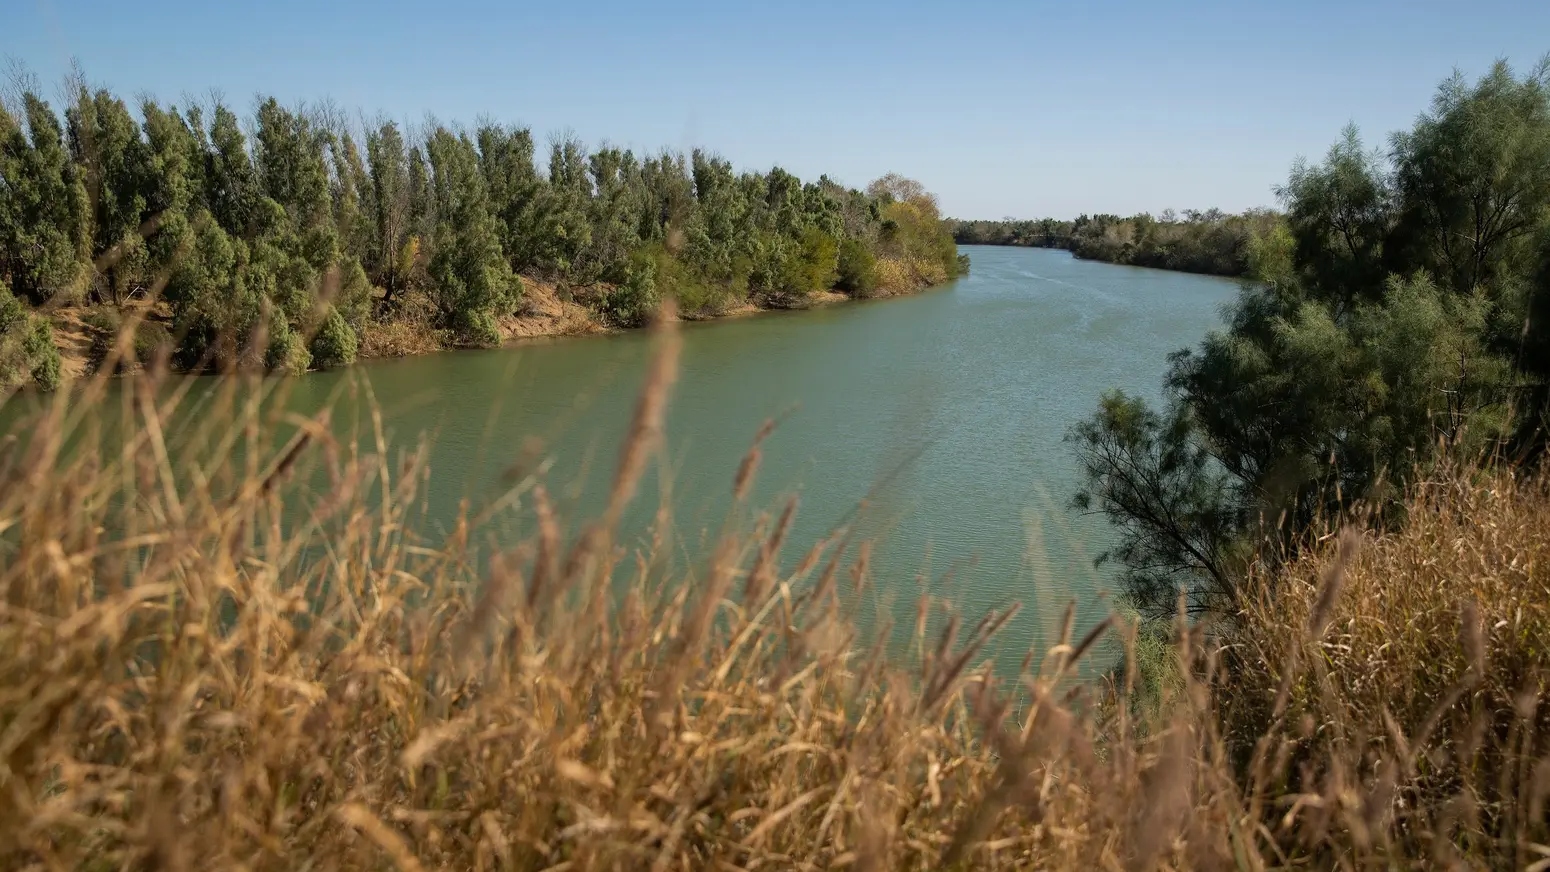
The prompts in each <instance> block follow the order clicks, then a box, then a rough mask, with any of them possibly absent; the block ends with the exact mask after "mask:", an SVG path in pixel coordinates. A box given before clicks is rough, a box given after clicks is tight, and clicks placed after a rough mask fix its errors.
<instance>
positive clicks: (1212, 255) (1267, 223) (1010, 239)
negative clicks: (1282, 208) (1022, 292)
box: [953, 209, 1282, 276]
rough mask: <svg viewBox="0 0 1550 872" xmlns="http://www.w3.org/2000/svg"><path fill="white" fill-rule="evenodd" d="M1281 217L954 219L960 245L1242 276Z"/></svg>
mask: <svg viewBox="0 0 1550 872" xmlns="http://www.w3.org/2000/svg"><path fill="white" fill-rule="evenodd" d="M1281 220H1282V219H1281V217H1280V215H1279V214H1278V213H1276V212H1273V211H1271V210H1268V209H1258V210H1251V211H1249V212H1245V213H1243V214H1241V215H1232V214H1227V213H1224V212H1222V211H1221V210H1220V209H1209V210H1207V211H1204V212H1199V211H1196V210H1193V209H1191V210H1187V211H1185V212H1184V213H1183V214H1182V215H1179V214H1176V213H1175V212H1174V211H1173V210H1171V209H1170V210H1168V211H1165V212H1163V213H1162V215H1160V216H1156V217H1154V216H1152V215H1150V214H1147V213H1142V214H1139V215H1131V216H1130V217H1128V218H1121V217H1120V216H1118V215H1082V216H1081V217H1079V218H1077V219H1076V220H1075V221H1057V220H1055V219H1053V218H1043V219H1038V220H1026V221H954V222H953V238H954V240H955V241H956V242H957V243H958V244H959V245H1027V246H1034V247H1038V248H1064V249H1068V250H1069V251H1071V252H1072V253H1073V254H1075V255H1076V256H1077V257H1080V258H1085V259H1087V260H1101V261H1104V262H1107V263H1120V264H1128V265H1131V266H1147V267H1155V268H1157V269H1171V270H1178V271H1180V272H1192V273H1204V274H1207V275H1218V276H1241V275H1244V274H1246V273H1247V272H1248V270H1249V245H1250V243H1251V242H1252V241H1253V240H1254V239H1256V238H1258V237H1262V236H1264V235H1266V234H1268V233H1269V232H1270V231H1271V230H1273V229H1274V228H1275V227H1276V225H1277V224H1278V222H1280V221H1281Z"/></svg>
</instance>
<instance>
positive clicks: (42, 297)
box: [0, 92, 91, 303]
mask: <svg viewBox="0 0 1550 872" xmlns="http://www.w3.org/2000/svg"><path fill="white" fill-rule="evenodd" d="M22 107H23V110H24V112H25V122H26V127H25V129H24V128H23V126H22V120H21V119H17V118H14V117H12V116H11V115H10V114H9V113H8V112H6V111H5V109H4V108H3V107H0V179H4V180H5V187H6V190H5V196H4V197H3V198H0V274H4V275H7V276H9V278H10V282H11V289H12V291H13V292H14V293H15V294H16V295H17V296H18V297H22V298H25V299H29V300H31V301H32V302H34V303H46V302H49V301H53V300H56V299H66V300H68V299H70V298H73V297H74V296H76V295H77V294H78V293H79V292H80V291H81V290H82V289H83V286H84V279H85V268H86V260H87V258H88V257H89V255H90V251H91V237H90V220H91V219H90V205H89V203H88V201H87V197H86V188H85V186H84V185H83V184H82V183H81V180H80V179H79V178H78V176H77V173H76V172H75V167H74V165H73V164H72V163H71V161H70V155H69V153H68V152H67V151H66V149H65V144H64V136H63V130H62V129H61V127H60V124H59V119H58V118H57V117H56V116H55V115H54V112H53V110H52V109H50V108H49V105H48V103H46V102H44V101H43V100H41V99H40V98H38V97H37V95H35V94H32V93H31V92H28V93H25V94H23V95H22Z"/></svg>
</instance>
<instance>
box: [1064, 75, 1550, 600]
mask: <svg viewBox="0 0 1550 872" xmlns="http://www.w3.org/2000/svg"><path fill="white" fill-rule="evenodd" d="M1278 194H1279V197H1280V199H1281V201H1282V205H1283V206H1284V209H1285V219H1284V221H1283V222H1276V223H1275V224H1273V225H1272V226H1271V229H1270V231H1269V232H1268V233H1266V234H1264V235H1261V236H1256V237H1254V238H1253V239H1252V240H1251V242H1250V244H1249V246H1248V252H1247V255H1246V257H1247V275H1248V277H1249V278H1250V279H1251V281H1247V282H1245V283H1244V285H1243V287H1242V290H1241V291H1240V292H1239V296H1238V298H1237V301H1236V303H1235V304H1234V305H1233V306H1232V307H1231V308H1230V310H1229V311H1228V312H1227V318H1226V325H1225V326H1224V327H1223V328H1221V329H1219V330H1217V331H1215V332H1213V333H1211V334H1209V335H1208V337H1207V338H1206V339H1205V340H1204V341H1203V342H1201V343H1200V345H1199V346H1198V347H1196V348H1193V349H1186V350H1184V351H1180V352H1178V353H1176V354H1174V355H1172V356H1171V357H1170V358H1169V360H1168V368H1167V375H1166V378H1165V386H1166V394H1165V400H1164V401H1163V403H1162V405H1161V406H1160V407H1159V406H1154V405H1153V404H1151V403H1148V402H1146V401H1144V400H1141V399H1139V398H1136V397H1134V396H1128V395H1126V394H1124V393H1119V392H1116V393H1111V394H1109V395H1108V396H1106V397H1104V398H1103V400H1102V402H1101V404H1100V406H1099V408H1098V410H1097V411H1096V412H1095V414H1094V415H1093V416H1092V417H1091V418H1090V419H1089V420H1087V421H1086V422H1084V423H1082V424H1080V425H1079V426H1078V427H1076V428H1075V429H1074V430H1073V432H1072V434H1071V437H1070V438H1071V440H1072V441H1073V442H1074V444H1075V447H1076V449H1077V451H1078V454H1079V456H1080V459H1081V463H1082V466H1083V468H1084V470H1085V473H1086V479H1085V481H1086V485H1085V487H1084V488H1083V490H1082V491H1081V493H1080V494H1078V496H1077V505H1078V506H1081V507H1085V508H1089V509H1091V510H1094V511H1098V512H1101V513H1103V514H1104V515H1107V516H1108V517H1109V518H1110V519H1111V520H1112V521H1114V522H1115V523H1116V524H1117V525H1118V527H1119V529H1120V531H1121V534H1122V535H1121V538H1120V540H1119V542H1118V544H1117V546H1116V547H1115V548H1114V549H1112V550H1111V551H1110V552H1109V553H1108V554H1107V555H1106V558H1107V559H1110V560H1113V561H1116V562H1117V563H1118V564H1119V565H1120V566H1121V569H1122V579H1123V582H1124V586H1125V589H1126V590H1127V591H1128V593H1129V595H1130V597H1131V599H1132V600H1133V601H1134V602H1135V603H1136V605H1137V606H1138V607H1139V608H1140V609H1141V610H1142V611H1143V612H1145V613H1147V614H1151V615H1166V614H1171V613H1173V612H1174V611H1175V609H1176V603H1177V596H1178V591H1179V590H1180V589H1181V588H1182V589H1184V590H1185V591H1187V592H1188V597H1189V599H1188V601H1189V603H1190V606H1191V608H1192V609H1194V610H1197V611H1216V612H1224V613H1228V614H1231V613H1233V612H1234V611H1235V609H1236V607H1237V603H1236V601H1235V596H1236V594H1237V591H1238V590H1239V589H1240V584H1241V581H1242V579H1244V578H1245V577H1246V576H1247V574H1248V572H1249V570H1250V568H1251V567H1250V564H1251V563H1252V562H1254V561H1266V560H1269V561H1272V562H1273V561H1275V560H1276V559H1278V555H1285V554H1289V553H1294V552H1295V551H1296V549H1297V548H1298V547H1299V545H1300V544H1302V543H1304V542H1306V537H1307V535H1308V534H1309V532H1310V531H1315V530H1318V529H1322V525H1324V524H1326V523H1328V522H1331V521H1334V520H1338V519H1342V518H1350V517H1353V516H1357V515H1360V516H1364V517H1367V518H1370V519H1372V520H1374V521H1376V522H1379V523H1383V522H1389V521H1399V520H1402V519H1401V518H1400V517H1399V515H1400V513H1401V511H1402V505H1401V504H1400V502H1399V500H1398V497H1399V495H1400V494H1401V493H1402V490H1403V486H1404V485H1405V483H1406V482H1407V480H1410V479H1411V478H1412V477H1413V476H1414V475H1415V474H1416V472H1417V470H1424V469H1426V468H1427V467H1428V466H1429V465H1430V464H1433V463H1434V462H1437V461H1439V460H1441V459H1443V458H1445V457H1449V456H1453V455H1454V454H1455V453H1456V452H1466V453H1467V454H1469V455H1470V456H1471V457H1473V456H1476V455H1484V456H1487V457H1498V458H1503V459H1505V460H1509V461H1514V462H1521V461H1533V460H1537V458H1538V457H1539V456H1540V455H1541V453H1542V451H1543V448H1544V444H1545V432H1546V431H1545V427H1544V425H1545V422H1546V415H1547V411H1550V403H1547V397H1550V391H1547V386H1550V58H1547V59H1546V61H1545V62H1542V63H1540V64H1539V65H1538V66H1536V67H1535V68H1534V69H1533V70H1532V71H1530V72H1529V73H1527V74H1526V75H1523V76H1518V75H1516V74H1515V73H1514V72H1513V70H1512V69H1511V68H1509V67H1508V66H1507V65H1506V64H1505V63H1500V64H1497V65H1496V66H1495V67H1494V68H1493V69H1492V70H1491V71H1490V72H1489V73H1488V74H1487V75H1485V76H1484V77H1482V78H1481V79H1479V80H1478V81H1475V82H1470V81H1467V80H1465V79H1464V78H1462V77H1460V76H1457V75H1456V76H1454V77H1453V78H1450V79H1448V80H1447V81H1445V82H1444V83H1443V84H1442V85H1441V87H1440V88H1439V89H1438V91H1437V94H1436V97H1435V99H1434V100H1433V101H1432V104H1431V106H1430V108H1429V109H1428V110H1427V111H1426V112H1424V113H1423V114H1422V115H1421V116H1420V117H1419V119H1418V120H1417V121H1416V122H1415V124H1414V126H1413V127H1411V128H1410V129H1408V130H1403V131H1400V132H1398V133H1395V134H1394V135H1392V136H1391V137H1390V138H1389V140H1388V143H1387V147H1386V148H1382V149H1371V148H1369V147H1367V146H1366V145H1365V144H1364V143H1363V141H1362V140H1361V138H1360V136H1359V134H1358V132H1357V130H1356V129H1355V128H1348V129H1347V130H1346V131H1345V132H1344V134H1343V135H1342V136H1341V138H1340V139H1339V140H1338V141H1337V142H1336V143H1335V144H1334V146H1333V147H1332V148H1331V149H1330V150H1329V152H1328V154H1327V155H1326V156H1325V157H1324V159H1323V161H1322V162H1319V163H1308V162H1305V161H1299V162H1298V163H1296V164H1295V165H1294V167H1293V169H1292V171H1291V174H1290V176H1289V178H1288V179H1287V181H1286V183H1285V184H1284V185H1283V186H1281V187H1280V188H1279V190H1278Z"/></svg>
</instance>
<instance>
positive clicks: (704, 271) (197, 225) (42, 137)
mask: <svg viewBox="0 0 1550 872" xmlns="http://www.w3.org/2000/svg"><path fill="white" fill-rule="evenodd" d="M66 91H67V92H68V99H67V100H66V101H65V105H64V107H63V114H62V115H61V114H59V113H58V112H56V110H55V108H54V107H53V106H51V105H50V104H49V103H48V102H47V101H45V100H44V99H43V98H42V97H41V96H40V93H39V90H38V89H37V88H36V87H35V86H34V87H27V86H26V85H25V83H24V86H23V87H22V88H21V89H20V91H19V92H18V93H17V94H15V95H14V99H12V100H10V101H8V102H6V103H0V181H3V184H0V384H17V383H33V384H38V385H41V386H44V387H51V386H52V385H53V384H54V383H56V382H57V380H58V372H59V364H58V361H57V354H56V352H55V350H54V346H55V343H54V342H52V341H49V334H50V333H51V330H52V326H51V324H52V323H59V318H58V313H60V312H66V311H70V310H75V309H80V308H85V309H87V310H89V311H88V312H87V313H83V316H82V317H80V318H76V319H75V320H74V322H73V323H74V325H75V326H76V327H78V328H79V332H80V333H81V334H82V337H83V338H82V340H81V343H82V344H85V345H90V344H91V343H92V342H94V341H97V342H111V341H112V337H113V336H114V335H115V332H116V331H115V330H114V329H113V328H114V327H115V326H116V322H117V321H119V320H121V319H123V318H128V319H130V320H133V321H141V320H149V321H151V322H152V323H157V324H160V325H162V327H163V328H164V329H163V335H161V336H160V337H159V339H158V340H157V343H159V344H161V345H163V346H165V350H166V351H167V352H170V354H171V356H172V358H173V362H174V363H175V364H176V365H178V366H180V367H182V368H185V369H203V368H212V367H213V368H230V367H234V366H245V367H257V368H263V369H267V370H271V371H285V372H297V371H302V370H305V369H308V368H312V367H328V366H336V365H340V364H345V363H348V362H350V361H351V360H353V359H354V358H355V357H356V356H357V355H358V354H360V353H361V351H362V349H363V348H364V349H365V350H367V351H368V352H371V351H376V352H379V353H392V352H393V351H394V350H407V349H409V348H411V347H421V348H423V347H441V346H447V345H489V344H493V343H496V342H498V341H500V340H501V339H502V338H504V337H506V336H509V335H514V334H516V335H519V334H521V333H523V332H524V327H523V325H522V324H520V323H519V322H521V321H522V319H524V318H529V319H532V318H536V317H540V316H543V317H550V318H551V320H552V321H553V322H554V324H552V325H550V327H549V328H547V329H552V330H562V329H568V328H566V327H565V326H564V325H565V324H568V323H569V324H574V322H576V321H577V320H578V319H579V321H580V322H583V323H592V324H600V325H607V326H621V327H628V326H637V325H640V324H642V323H644V321H645V320H646V319H647V318H648V317H649V316H650V314H651V313H652V312H653V311H654V310H655V308H656V306H657V303H658V300H659V299H660V298H661V297H662V296H663V295H664V294H672V295H673V296H675V297H676V298H677V300H678V303H679V307H680V309H681V311H683V312H684V314H685V315H687V316H700V317H703V316H711V315H715V314H718V313H722V312H725V311H729V310H732V309H735V308H738V307H746V306H749V305H753V306H760V307H792V306H802V305H805V304H806V303H807V301H808V299H809V297H810V295H812V294H814V293H816V292H838V293H843V294H846V295H849V296H852V297H867V296H872V295H875V294H879V293H893V292H903V291H909V290H915V289H918V288H920V287H923V286H926V285H931V284H936V283H940V282H942V281H945V280H946V279H948V278H950V277H952V276H954V275H956V274H957V273H958V272H960V271H961V270H962V269H963V268H964V267H965V264H964V263H962V261H961V259H960V258H959V256H958V254H957V251H956V247H955V245H954V243H953V241H952V237H951V234H950V233H949V231H948V230H947V229H946V227H945V225H944V224H943V222H942V221H941V218H940V216H939V214H938V210H937V205H936V200H935V198H934V197H933V196H932V195H931V194H929V193H928V192H927V191H926V190H925V189H924V188H923V187H922V186H921V185H920V184H919V183H917V182H914V181H912V180H909V179H904V178H901V177H899V176H896V175H889V176H885V177H883V178H881V179H878V180H877V181H875V182H873V183H872V184H871V185H870V186H869V187H868V188H867V189H866V190H865V191H860V190H855V189H849V188H846V187H844V186H842V185H839V184H837V183H835V182H833V181H831V180H830V179H829V178H828V177H823V178H820V179H818V180H817V181H816V182H807V183H804V182H802V180H800V179H798V178H797V177H795V176H793V175H791V174H790V173H788V172H785V171H784V170H782V169H780V168H778V167H777V168H775V169H772V170H770V171H769V172H767V173H753V172H737V171H735V170H734V169H733V167H732V165H731V163H730V162H728V161H726V160H724V159H722V158H719V157H717V156H715V155H713V154H710V153H707V152H703V151H700V150H695V151H694V152H693V153H692V154H689V155H685V154H681V153H674V152H667V151H664V152H661V153H659V154H654V155H636V154H635V153H633V152H631V151H629V150H621V149H617V148H612V147H608V146H604V147H599V148H595V149H591V150H589V149H588V148H586V147H585V146H584V145H583V144H582V143H581V142H579V141H577V140H576V139H574V138H570V137H559V138H556V139H555V140H554V141H552V142H551V143H550V144H549V147H548V149H547V155H546V157H547V163H546V167H545V170H544V171H541V170H540V168H539V161H540V160H541V156H540V154H539V151H540V149H539V146H538V144H537V143H535V141H534V138H533V135H532V133H531V132H530V131H529V130H527V129H524V128H520V127H512V126H507V125H501V124H496V123H493V122H491V123H484V122H482V123H480V124H479V125H478V126H477V127H475V128H472V129H464V128H461V127H456V126H450V125H445V124H441V123H439V122H435V121H430V122H427V123H425V124H424V125H423V126H420V127H417V128H414V129H405V128H403V127H401V126H400V125H399V124H397V123H395V122H392V121H386V120H379V121H374V122H371V123H364V122H355V121H352V120H350V118H351V116H349V115H347V114H346V113H345V112H344V111H342V110H341V109H339V108H338V107H336V106H333V105H331V104H326V103H325V104H320V105H311V106H296V107H290V106H282V105H281V104H280V103H278V102H277V101H276V100H274V99H272V98H269V99H260V100H258V101H257V103H256V107H255V110H254V113H253V115H252V116H251V117H250V118H246V119H244V118H241V117H239V116H238V115H237V114H236V112H234V111H233V110H232V109H231V108H230V107H228V106H227V105H225V104H223V103H221V102H219V101H213V102H210V103H208V104H196V105H186V106H182V107H178V106H174V105H170V104H165V103H161V102H158V101H157V100H155V99H154V98H145V99H142V100H140V101H139V102H138V103H136V104H135V105H134V106H130V105H129V104H126V103H125V101H124V100H122V99H121V98H119V97H117V96H115V95H113V94H112V93H111V92H109V91H107V90H105V89H97V88H93V87H88V85H87V84H86V82H85V81H84V79H82V78H81V77H80V76H79V75H77V76H75V77H74V78H72V80H71V81H70V82H69V83H68V85H67V88H66ZM18 301H19V302H23V303H26V304H27V306H26V307H20V308H19V307H18V305H17V304H18ZM29 309H30V310H31V311H29ZM49 316H54V317H53V318H52V319H51V318H50V317H49ZM529 328H531V325H529ZM536 329H545V328H536ZM255 335H258V336H259V337H261V339H262V341H261V342H258V343H253V342H250V341H248V340H249V337H253V336H255ZM416 338H417V342H411V341H409V340H411V339H416ZM142 341H145V342H150V340H142Z"/></svg>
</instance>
